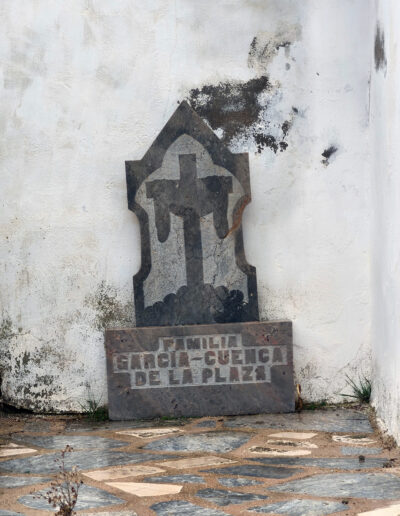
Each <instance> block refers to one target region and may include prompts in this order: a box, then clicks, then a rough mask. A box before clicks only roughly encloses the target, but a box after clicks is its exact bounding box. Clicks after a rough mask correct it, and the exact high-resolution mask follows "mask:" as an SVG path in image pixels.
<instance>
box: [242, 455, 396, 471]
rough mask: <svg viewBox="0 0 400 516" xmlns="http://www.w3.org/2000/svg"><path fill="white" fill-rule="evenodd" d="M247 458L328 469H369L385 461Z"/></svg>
mask: <svg viewBox="0 0 400 516" xmlns="http://www.w3.org/2000/svg"><path fill="white" fill-rule="evenodd" d="M249 460H252V461H255V462H261V463H262V464H268V465H283V466H303V467H307V468H308V467H315V468H329V469H344V470H351V469H354V470H357V469H371V468H382V467H383V466H384V464H386V463H387V459H385V458H382V459H381V458H375V457H373V458H366V459H365V460H363V461H360V460H359V459H358V458H347V457H332V458H331V457H310V458H308V457H307V458H303V457H280V458H269V457H268V458H266V457H258V458H251V459H249Z"/></svg>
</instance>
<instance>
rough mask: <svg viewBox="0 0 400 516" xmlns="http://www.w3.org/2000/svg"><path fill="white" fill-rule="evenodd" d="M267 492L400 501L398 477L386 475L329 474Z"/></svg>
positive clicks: (291, 483) (289, 483) (285, 484)
mask: <svg viewBox="0 0 400 516" xmlns="http://www.w3.org/2000/svg"><path fill="white" fill-rule="evenodd" d="M268 489H269V491H276V492H280V493H296V494H308V495H311V496H319V497H321V496H326V497H329V498H332V497H347V496H349V497H352V498H366V499H371V500H397V499H398V498H400V477H397V476H395V475H390V474H387V473H331V474H327V475H315V476H313V477H307V478H303V479H300V480H292V481H291V482H286V483H284V484H279V485H278V486H274V487H269V488H268Z"/></svg>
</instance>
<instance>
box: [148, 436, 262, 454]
mask: <svg viewBox="0 0 400 516" xmlns="http://www.w3.org/2000/svg"><path fill="white" fill-rule="evenodd" d="M252 437H253V434H248V433H245V432H207V433H199V434H190V435H179V436H177V437H168V438H165V439H161V440H159V441H152V442H151V443H149V444H146V446H144V449H145V450H157V451H166V452H171V451H179V452H217V453H227V452H230V451H232V450H236V448H239V447H240V446H242V445H243V444H245V443H247V441H248V440H249V439H251V438H252Z"/></svg>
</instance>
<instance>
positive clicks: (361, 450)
mask: <svg viewBox="0 0 400 516" xmlns="http://www.w3.org/2000/svg"><path fill="white" fill-rule="evenodd" d="M340 451H341V453H342V455H379V454H380V453H382V451H383V450H382V448H366V447H362V446H342V448H341V449H340Z"/></svg>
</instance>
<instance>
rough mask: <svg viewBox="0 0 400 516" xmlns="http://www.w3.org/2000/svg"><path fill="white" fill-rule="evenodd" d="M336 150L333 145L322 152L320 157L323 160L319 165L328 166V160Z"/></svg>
mask: <svg viewBox="0 0 400 516" xmlns="http://www.w3.org/2000/svg"><path fill="white" fill-rule="evenodd" d="M337 150H338V148H337V147H335V146H334V145H331V146H330V147H328V148H327V149H325V150H324V152H323V153H322V154H321V156H322V157H323V158H324V159H323V160H321V163H323V164H324V165H327V166H328V165H329V158H330V157H331V156H332V155H333V154H335V152H337Z"/></svg>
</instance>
